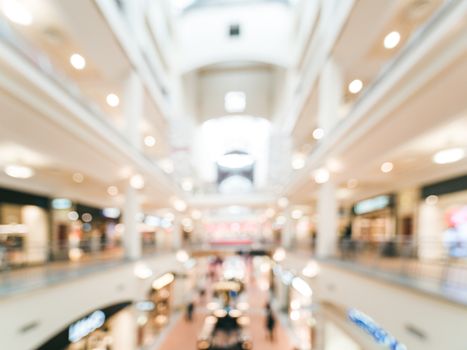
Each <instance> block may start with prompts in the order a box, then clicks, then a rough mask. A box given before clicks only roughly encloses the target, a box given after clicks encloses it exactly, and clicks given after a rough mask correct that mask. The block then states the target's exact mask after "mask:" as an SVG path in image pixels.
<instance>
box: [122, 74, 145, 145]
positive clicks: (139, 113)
mask: <svg viewBox="0 0 467 350" xmlns="http://www.w3.org/2000/svg"><path fill="white" fill-rule="evenodd" d="M123 113H124V116H125V135H126V136H127V138H128V141H129V142H130V143H131V144H132V145H133V146H134V147H136V148H138V149H140V148H141V146H142V137H141V132H140V127H141V120H142V117H143V113H144V87H143V84H142V82H141V80H140V78H139V76H138V74H136V72H133V71H132V72H131V73H130V74H129V75H128V78H127V80H126V83H125V95H124V100H123Z"/></svg>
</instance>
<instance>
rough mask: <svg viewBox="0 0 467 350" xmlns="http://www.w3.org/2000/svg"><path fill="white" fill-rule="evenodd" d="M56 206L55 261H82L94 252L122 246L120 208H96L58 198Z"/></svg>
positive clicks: (53, 206)
mask: <svg viewBox="0 0 467 350" xmlns="http://www.w3.org/2000/svg"><path fill="white" fill-rule="evenodd" d="M51 208H52V227H53V229H52V252H53V259H55V260H64V259H70V260H79V259H80V258H81V257H82V256H83V255H84V254H86V253H94V252H98V251H102V250H106V249H111V248H114V247H118V246H120V242H121V237H120V231H119V229H118V228H119V225H118V223H119V219H120V210H119V209H118V208H105V209H100V208H94V207H90V206H85V205H82V204H79V203H74V202H72V201H71V200H70V199H67V198H55V199H53V200H52V201H51Z"/></svg>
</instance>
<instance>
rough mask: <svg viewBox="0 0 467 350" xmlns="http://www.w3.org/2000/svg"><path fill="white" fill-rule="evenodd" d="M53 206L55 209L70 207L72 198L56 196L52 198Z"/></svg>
mask: <svg viewBox="0 0 467 350" xmlns="http://www.w3.org/2000/svg"><path fill="white" fill-rule="evenodd" d="M52 208H53V209H70V208H71V200H69V199H66V198H55V199H54V200H52Z"/></svg>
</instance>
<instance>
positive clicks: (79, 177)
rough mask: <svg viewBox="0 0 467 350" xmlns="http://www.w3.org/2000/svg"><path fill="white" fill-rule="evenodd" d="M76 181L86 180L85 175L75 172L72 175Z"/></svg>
mask: <svg viewBox="0 0 467 350" xmlns="http://www.w3.org/2000/svg"><path fill="white" fill-rule="evenodd" d="M71 178H72V179H73V181H74V182H76V183H78V184H80V183H82V182H83V181H84V176H83V174H81V173H74V174H73V175H72V177H71Z"/></svg>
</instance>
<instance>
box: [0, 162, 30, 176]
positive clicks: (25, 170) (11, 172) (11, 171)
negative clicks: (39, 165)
mask: <svg viewBox="0 0 467 350" xmlns="http://www.w3.org/2000/svg"><path fill="white" fill-rule="evenodd" d="M4 171H5V174H7V175H8V176H10V177H14V178H16V179H29V178H30V177H33V176H34V173H35V172H34V169H32V168H30V167H28V166H24V165H15V164H12V165H7V166H6V167H5V169H4Z"/></svg>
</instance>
